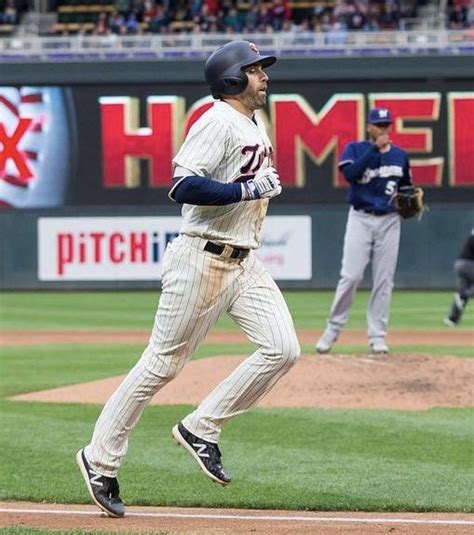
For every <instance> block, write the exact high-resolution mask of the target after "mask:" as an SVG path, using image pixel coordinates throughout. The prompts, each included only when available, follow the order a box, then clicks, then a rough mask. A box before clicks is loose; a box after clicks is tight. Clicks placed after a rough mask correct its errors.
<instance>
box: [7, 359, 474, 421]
mask: <svg viewBox="0 0 474 535" xmlns="http://www.w3.org/2000/svg"><path fill="white" fill-rule="evenodd" d="M244 358H246V357H245V356H222V357H213V358H210V359H201V360H196V361H191V362H190V363H188V364H187V365H186V366H185V367H184V369H183V371H182V372H181V373H180V374H179V375H178V377H177V378H176V379H175V380H174V381H172V382H171V383H169V384H168V385H166V386H165V387H164V388H163V390H161V391H160V392H159V393H158V394H157V395H156V396H155V397H154V398H153V400H152V401H151V404H154V405H181V404H192V405H197V404H199V402H200V401H201V400H202V399H204V397H205V396H206V395H207V394H208V393H209V392H210V391H211V390H212V389H213V388H214V387H215V386H216V385H217V384H218V383H220V382H221V381H222V380H223V379H224V378H225V377H226V376H227V375H229V374H230V373H231V372H232V370H234V369H235V368H236V367H237V366H238V364H239V363H240V362H241V361H242V360H243V359H244ZM122 379H123V377H121V376H118V377H111V378H108V379H102V380H99V381H91V382H89V383H83V384H77V385H71V386H66V387H60V388H54V389H50V390H43V391H40V392H31V393H27V394H20V395H17V396H14V397H12V398H10V399H12V400H15V401H42V402H47V403H84V400H87V403H98V404H104V403H105V402H106V401H107V399H108V398H109V397H110V395H111V394H112V393H113V392H114V390H115V389H116V388H117V386H118V385H119V383H120V382H121V381H122ZM473 384H474V360H473V359H461V358H455V357H448V356H444V357H430V356H429V355H423V354H413V353H412V354H395V355H392V356H390V357H383V358H380V357H377V358H371V357H369V356H360V355H359V356H356V355H303V356H302V358H301V359H300V360H299V362H298V363H297V364H296V365H295V366H294V367H293V368H292V369H291V370H290V371H289V373H288V374H287V375H285V376H284V377H283V378H282V379H281V381H279V382H278V383H277V385H276V386H275V387H274V388H273V390H271V391H270V392H269V394H267V396H265V397H264V398H263V399H262V400H261V402H260V403H259V406H260V407H324V408H358V409H366V408H370V409H376V408H383V409H400V410H425V409H430V408H432V407H466V406H472V405H473V389H472V385H473Z"/></svg>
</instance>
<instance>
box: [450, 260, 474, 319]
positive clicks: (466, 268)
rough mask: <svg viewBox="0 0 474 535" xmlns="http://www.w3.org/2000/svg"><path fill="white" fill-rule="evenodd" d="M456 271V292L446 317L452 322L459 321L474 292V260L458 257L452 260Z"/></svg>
mask: <svg viewBox="0 0 474 535" xmlns="http://www.w3.org/2000/svg"><path fill="white" fill-rule="evenodd" d="M454 272H455V273H456V279H457V280H456V283H457V284H456V290H457V291H456V293H455V294H454V298H453V301H452V304H451V309H450V311H449V315H448V318H449V319H450V320H451V321H452V322H453V323H459V322H460V320H461V317H462V314H463V312H464V309H465V308H466V305H467V302H468V301H469V299H470V297H472V295H473V294H474V261H473V260H468V259H466V258H459V259H457V260H456V261H455V262H454Z"/></svg>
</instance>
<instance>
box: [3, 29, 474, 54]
mask: <svg viewBox="0 0 474 535" xmlns="http://www.w3.org/2000/svg"><path fill="white" fill-rule="evenodd" d="M241 38H243V39H247V40H249V41H255V42H256V43H258V45H259V47H260V49H261V50H262V51H264V52H265V53H269V52H271V53H276V54H277V55H278V56H279V57H282V58H307V57H325V56H328V57H344V56H354V55H355V56H370V55H376V56H390V55H420V54H430V55H432V54H469V55H472V54H474V30H473V29H472V28H471V29H466V30H424V31H420V30H410V31H383V32H361V31H353V32H350V31H342V32H341V31H339V32H327V33H305V34H298V33H284V32H281V33H274V34H234V35H232V36H230V35H227V34H177V35H153V34H150V35H148V34H145V35H134V36H126V35H125V36H122V35H121V36H118V35H107V36H83V35H75V36H55V37H37V36H34V37H32V36H25V37H18V36H15V37H4V38H1V39H0V62H1V61H5V62H7V61H14V62H17V61H61V60H64V61H74V60H77V61H86V60H91V61H98V60H99V61H100V60H107V61H110V60H130V59H134V60H137V59H138V60H167V59H170V60H180V59H201V58H205V57H207V56H208V55H209V53H210V52H211V51H212V50H214V49H215V48H216V47H217V46H219V45H221V44H224V43H226V42H228V41H229V40H231V39H241Z"/></svg>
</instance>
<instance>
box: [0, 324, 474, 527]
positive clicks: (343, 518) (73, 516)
mask: <svg viewBox="0 0 474 535" xmlns="http://www.w3.org/2000/svg"><path fill="white" fill-rule="evenodd" d="M298 335H299V339H300V341H301V343H302V344H313V343H314V342H315V341H316V339H317V338H318V335H319V333H318V332H315V331H299V332H298ZM148 336H149V333H148V332H147V333H145V332H128V333H124V332H121V333H115V332H114V333H112V332H109V333H104V332H77V331H76V332H67V331H61V332H37V333H28V338H26V337H24V335H23V336H22V334H20V333H14V332H7V333H3V334H2V336H1V338H0V346H3V347H5V346H20V345H25V346H26V345H41V344H66V345H67V344H76V343H81V344H84V343H117V344H127V343H129V344H130V343H133V344H135V343H139V344H146V342H147V338H148ZM245 341H246V339H245V337H244V336H243V335H242V334H240V333H236V332H222V331H221V332H215V333H213V334H211V335H210V336H209V337H208V338H207V340H206V342H207V343H227V344H229V343H233V344H238V343H245ZM473 342H474V334H473V333H472V332H470V331H459V330H455V331H454V330H445V331H439V332H432V331H426V332H425V331H411V332H402V331H398V332H397V331H395V332H392V333H390V336H389V338H388V343H389V344H391V345H396V346H403V345H430V346H433V345H439V346H449V345H450V346H473V345H474V344H473ZM366 343H367V342H366V334H365V332H362V331H352V332H351V331H348V332H345V333H344V334H343V335H342V336H341V338H340V340H339V341H338V344H341V345H342V344H347V345H349V344H357V345H359V344H366ZM334 349H335V350H336V351H337V346H335V348H334ZM243 358H245V356H222V357H213V358H212V359H201V360H197V361H192V362H190V363H189V364H188V365H187V366H185V368H184V369H183V371H182V372H181V374H180V375H179V376H178V377H177V378H176V379H175V380H174V381H172V382H171V383H170V384H169V385H167V386H166V387H165V388H164V389H163V390H162V391H161V392H160V393H159V394H158V395H157V396H156V397H155V398H154V399H153V401H152V403H154V404H182V403H189V404H197V403H199V401H200V400H201V399H202V398H203V397H204V396H205V395H206V394H207V393H208V392H209V391H210V390H211V389H212V387H213V386H215V385H216V384H217V383H218V382H219V381H220V380H221V379H222V378H223V377H225V376H226V375H228V374H229V373H230V372H231V370H232V369H234V368H235V367H236V366H237V365H238V363H239V362H240V361H241V360H242V359H243ZM120 380H121V377H111V378H109V379H105V380H101V381H93V382H90V383H86V384H81V385H72V386H68V387H61V388H56V389H51V390H47V391H41V392H32V393H28V394H22V395H19V396H15V397H13V398H11V399H14V400H23V401H33V400H34V401H42V402H47V403H56V402H58V403H65V402H66V403H68V402H73V403H80V402H83V401H84V400H87V402H88V403H100V404H102V403H104V402H105V401H106V399H107V398H108V397H109V395H110V394H111V393H112V392H113V390H114V389H115V388H116V386H117V385H118V383H119V382H120ZM472 384H474V359H463V358H456V357H454V356H449V355H444V356H442V357H441V356H439V357H433V356H429V355H424V354H421V353H403V352H399V353H394V354H392V355H390V356H389V357H383V358H373V357H370V356H369V355H360V354H359V355H339V354H337V353H335V354H332V355H323V356H322V355H316V354H308V355H303V356H302V358H301V359H300V361H299V362H298V363H297V364H296V366H295V367H294V368H293V369H292V370H291V371H290V372H289V373H288V374H287V375H286V376H285V377H284V378H283V379H282V380H281V381H280V382H279V383H278V384H277V385H276V386H275V387H274V389H273V390H272V391H271V392H270V393H269V394H268V395H267V396H266V397H265V398H264V399H263V400H262V401H261V402H260V405H259V406H260V407H325V408H330V407H334V408H386V409H401V410H424V409H429V408H431V407H442V406H444V407H466V406H473V404H474V403H473V389H472ZM183 392H186V395H185V396H184V395H183ZM13 526H22V527H30V528H36V529H47V530H73V529H82V530H91V531H94V532H98V531H106V532H113V533H161V534H165V533H170V534H171V533H173V534H174V533H186V534H188V535H191V534H192V535H204V534H206V535H214V534H219V535H223V534H229V535H230V534H243V533H246V534H248V533H252V534H254V533H256V534H262V535H266V534H285V535H290V534H291V535H294V534H314V535H323V534H324V535H346V534H347V535H349V534H350V535H379V534H384V533H390V534H396V535H409V534H410V535H438V534H446V535H448V534H449V535H467V534H468V533H469V534H472V533H474V515H469V514H448V513H359V512H357V513H355V512H308V511H255V510H237V509H195V508H193V509H192V508H185V509H184V508H183V509H178V508H159V507H146V508H145V507H128V508H127V516H126V517H125V518H123V519H111V518H107V517H105V516H102V515H101V514H100V512H99V510H98V509H97V508H96V507H95V506H79V505H59V504H37V503H24V502H20V503H18V502H0V528H11V527H13Z"/></svg>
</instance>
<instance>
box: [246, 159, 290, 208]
mask: <svg viewBox="0 0 474 535" xmlns="http://www.w3.org/2000/svg"><path fill="white" fill-rule="evenodd" d="M280 193H281V185H280V179H279V177H278V173H277V172H276V169H275V168H274V167H267V168H266V169H260V170H258V171H257V173H256V174H255V178H253V179H251V180H248V181H247V182H244V183H242V200H244V201H254V200H256V199H271V198H272V197H276V196H277V195H280Z"/></svg>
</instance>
